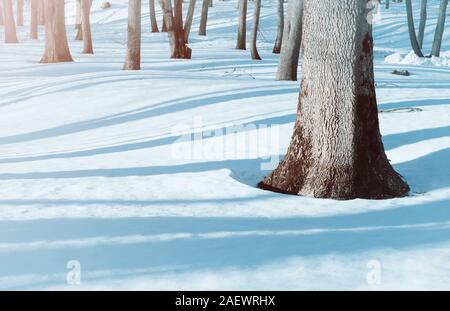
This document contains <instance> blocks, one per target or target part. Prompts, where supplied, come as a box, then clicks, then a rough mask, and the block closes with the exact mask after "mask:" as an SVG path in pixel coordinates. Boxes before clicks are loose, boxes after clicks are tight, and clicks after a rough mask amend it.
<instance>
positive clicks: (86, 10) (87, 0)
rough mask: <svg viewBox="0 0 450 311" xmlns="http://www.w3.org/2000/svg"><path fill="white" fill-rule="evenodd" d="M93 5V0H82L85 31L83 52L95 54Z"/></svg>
mask: <svg viewBox="0 0 450 311" xmlns="http://www.w3.org/2000/svg"><path fill="white" fill-rule="evenodd" d="M91 7H92V0H81V12H82V18H81V24H82V26H81V29H82V31H83V53H84V54H94V49H93V47H92V33H91V17H90V15H91Z"/></svg>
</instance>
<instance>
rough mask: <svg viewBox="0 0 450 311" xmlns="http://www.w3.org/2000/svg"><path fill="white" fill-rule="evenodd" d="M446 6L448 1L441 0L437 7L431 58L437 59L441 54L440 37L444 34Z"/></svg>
mask: <svg viewBox="0 0 450 311" xmlns="http://www.w3.org/2000/svg"><path fill="white" fill-rule="evenodd" d="M447 5H448V0H441V5H440V6H439V17H438V21H437V25H436V32H435V33H434V41H433V49H432V51H431V55H432V56H436V57H439V55H440V54H441V45H442V36H443V34H444V27H445V16H446V14H447Z"/></svg>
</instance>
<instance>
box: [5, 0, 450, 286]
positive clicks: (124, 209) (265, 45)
mask: <svg viewBox="0 0 450 311" xmlns="http://www.w3.org/2000/svg"><path fill="white" fill-rule="evenodd" d="M66 2H67V5H66V12H67V22H68V26H67V27H68V33H69V38H70V42H69V43H70V47H71V51H72V54H73V56H74V59H75V62H73V63H62V64H48V65H43V64H39V63H38V61H39V59H40V56H41V54H42V51H43V45H44V42H43V36H44V34H43V29H40V33H39V35H40V39H39V40H38V41H34V40H30V39H28V28H27V27H26V26H25V27H19V28H18V35H19V39H20V41H21V42H20V44H4V43H0V150H1V152H0V262H1V263H2V264H1V265H0V289H67V290H78V289H88V290H97V289H138V290H140V289H152V290H156V289H164V290H167V289H190V290H194V289H200V290H224V289H227V290H232V289H246V290H251V289H266V290H296V289H312V290H316V289H331V290H335V289H344V290H349V289H370V290H380V289H388V290H396V289H450V165H449V159H450V68H449V66H450V61H449V59H450V30H449V28H450V27H448V26H446V31H445V34H444V40H443V46H442V50H443V53H442V57H440V58H432V59H422V60H421V59H418V58H416V57H414V55H413V54H411V53H410V50H411V48H410V45H409V44H410V43H409V38H408V31H407V27H406V16H405V12H404V6H403V4H396V3H392V4H391V9H390V10H389V11H386V10H385V9H384V8H383V9H382V10H381V18H380V20H379V21H378V23H377V24H375V25H374V38H375V76H376V84H377V96H378V104H379V109H380V114H379V118H380V126H381V131H382V134H383V141H384V145H385V149H386V152H387V155H388V157H389V159H390V160H391V163H392V164H393V166H394V168H395V169H396V170H397V171H398V172H399V173H400V174H401V175H402V176H403V177H404V178H405V179H406V180H407V182H408V183H409V185H410V186H411V189H412V191H411V195H410V196H409V197H406V198H400V199H392V200H380V201H370V200H351V201H333V200H321V199H312V198H305V197H296V196H286V195H282V194H275V193H271V192H266V191H262V190H260V189H258V188H256V187H255V185H256V183H257V182H258V181H259V180H261V178H262V177H263V176H265V174H267V173H268V172H269V170H268V169H270V167H269V168H267V164H268V163H269V162H270V160H269V158H268V157H270V156H272V157H273V158H274V159H275V160H276V162H275V163H277V161H278V159H279V158H280V157H282V156H283V154H284V153H285V152H286V148H287V146H288V143H289V139H290V136H291V133H292V128H293V122H294V120H295V113H296V105H297V98H298V93H299V82H280V81H275V80H274V77H275V72H276V67H277V61H278V56H277V55H274V54H271V48H272V44H273V42H274V38H275V34H276V1H266V2H264V3H263V8H262V13H261V29H260V34H259V42H258V46H259V50H260V54H261V56H262V58H263V60H262V61H252V60H251V59H250V55H249V51H239V50H235V49H234V44H235V35H236V23H237V11H236V1H234V0H233V1H224V2H222V1H215V2H214V7H213V8H210V15H209V18H208V29H207V36H206V37H200V36H197V34H196V33H197V29H198V22H199V12H200V6H201V2H198V1H197V2H198V3H197V8H196V15H195V18H194V25H193V27H192V35H191V43H190V46H191V47H192V50H193V56H192V59H191V60H173V59H170V58H169V46H168V40H167V34H165V33H156V34H152V33H150V31H149V27H150V26H149V16H148V10H147V8H148V1H143V45H142V70H141V71H135V72H131V71H122V70H121V67H122V65H123V61H124V57H125V46H124V44H125V42H126V23H127V19H126V17H127V1H125V0H120V1H119V0H112V1H111V3H112V7H111V8H110V9H107V10H101V9H99V8H98V7H99V4H100V2H99V1H94V9H93V13H92V23H93V38H94V50H95V54H94V55H84V54H81V53H80V52H81V47H82V45H81V43H80V42H75V41H74V40H73V38H74V27H73V26H72V25H73V21H74V17H73V12H74V4H73V2H74V1H66ZM429 3H430V8H429V22H428V24H427V30H426V38H425V43H424V49H425V50H427V49H428V50H429V49H430V48H431V42H432V40H433V35H434V29H435V25H436V13H437V8H438V1H431V2H430V1H429ZM185 9H186V8H185ZM414 9H415V14H416V16H418V7H417V5H416V4H415V7H414ZM252 11H253V10H252V4H251V2H250V4H249V30H250V28H251V15H250V14H251V12H252ZM26 12H28V8H27V10H26ZM157 15H158V19H159V21H160V20H161V12H160V10H159V8H157ZM27 16H28V15H27ZM25 21H26V24H28V20H27V19H26V20H25ZM447 24H448V23H447ZM0 33H1V34H0V41H1V42H3V35H4V34H3V26H0ZM299 69H300V68H299ZM395 69H398V70H408V71H410V72H411V76H408V77H404V76H398V75H392V74H391V72H392V71H393V70H395ZM299 76H300V77H301V71H300V72H299ZM265 125H267V126H269V128H271V129H272V130H273V133H275V138H274V139H273V140H271V141H270V143H266V144H265V145H264V144H263V146H258V147H257V148H256V147H255V148H253V147H248V146H254V145H253V143H254V142H255V141H256V140H257V139H258V138H260V137H265V136H264V135H265V134H264V133H265V132H264V131H265V128H264V126H265ZM233 126H236V127H237V129H238V132H239V133H238V134H233V133H227V132H226V130H227V129H230V128H233ZM202 131H203V132H202ZM211 131H212V132H211ZM186 133H189V135H190V134H191V133H196V135H195V136H193V137H194V140H195V141H196V142H200V143H202V144H198V145H195V148H194V151H192V154H186V153H180V150H186V149H183V148H185V147H186V145H185V144H182V143H180V139H181V138H183V137H184V138H185V137H186V136H183V134H186ZM199 135H203V136H204V139H203V140H202V139H200V138H201V137H200V136H199ZM227 138H234V139H235V140H236V141H238V142H241V144H240V145H239V143H238V144H237V146H238V147H236V148H231V149H230V148H228V147H225V148H222V147H223V146H224V140H226V139H227ZM177 142H178V143H177ZM221 146H222V147H221ZM239 146H240V147H239ZM247 149H248V150H247ZM255 149H257V151H258V152H255ZM70 260H76V261H78V262H79V263H80V265H81V284H79V285H70V284H67V282H66V278H67V276H68V273H70V272H71V271H73V269H72V268H68V267H67V263H68V262H69V261H70ZM69 266H70V265H69ZM374 276H375V277H374Z"/></svg>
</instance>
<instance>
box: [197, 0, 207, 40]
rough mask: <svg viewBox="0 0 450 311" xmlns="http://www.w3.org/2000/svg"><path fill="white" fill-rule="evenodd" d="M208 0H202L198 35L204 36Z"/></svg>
mask: <svg viewBox="0 0 450 311" xmlns="http://www.w3.org/2000/svg"><path fill="white" fill-rule="evenodd" d="M208 9H209V0H203V3H202V14H201V16H200V27H199V28H198V35H199V36H206V24H207V22H208Z"/></svg>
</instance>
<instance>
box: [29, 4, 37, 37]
mask: <svg viewBox="0 0 450 311" xmlns="http://www.w3.org/2000/svg"><path fill="white" fill-rule="evenodd" d="M30 7H31V8H30V11H31V20H30V38H31V39H35V40H37V39H38V24H39V20H38V19H39V0H31V4H30Z"/></svg>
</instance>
